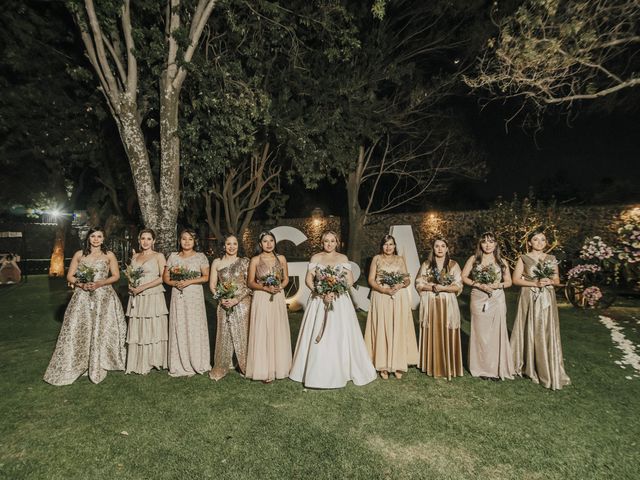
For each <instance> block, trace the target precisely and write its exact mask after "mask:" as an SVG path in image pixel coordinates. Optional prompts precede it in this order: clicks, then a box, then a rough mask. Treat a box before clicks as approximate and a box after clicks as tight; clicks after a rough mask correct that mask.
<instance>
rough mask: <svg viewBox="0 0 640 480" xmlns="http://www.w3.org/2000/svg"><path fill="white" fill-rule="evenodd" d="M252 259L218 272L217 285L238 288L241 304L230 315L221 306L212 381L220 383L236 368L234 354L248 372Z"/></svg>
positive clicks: (241, 367)
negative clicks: (248, 276) (227, 283)
mask: <svg viewBox="0 0 640 480" xmlns="http://www.w3.org/2000/svg"><path fill="white" fill-rule="evenodd" d="M248 269H249V259H248V258H239V259H237V260H236V261H235V262H233V263H232V264H231V265H227V266H226V267H223V268H221V269H220V270H218V282H219V283H220V282H230V283H234V284H235V285H237V287H238V290H237V291H236V297H235V298H237V299H238V300H239V303H238V304H237V305H235V306H234V307H233V308H232V309H231V310H229V311H227V310H225V309H224V308H222V305H221V304H220V303H218V310H217V315H218V323H217V325H218V328H217V332H216V347H215V352H214V361H213V372H212V373H211V376H212V378H214V379H215V380H220V379H221V378H223V377H224V376H225V375H226V374H227V372H228V371H229V369H230V368H233V354H234V353H235V354H236V358H237V360H238V367H239V368H240V371H241V372H242V373H245V372H246V370H247V345H248V342H249V338H248V336H249V311H250V310H251V290H250V289H249V288H248V287H247V270H248Z"/></svg>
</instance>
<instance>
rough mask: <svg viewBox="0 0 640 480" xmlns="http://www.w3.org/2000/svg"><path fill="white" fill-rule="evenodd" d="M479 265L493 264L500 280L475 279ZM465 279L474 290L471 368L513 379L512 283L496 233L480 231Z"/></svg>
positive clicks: (493, 377) (486, 377)
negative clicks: (508, 295)
mask: <svg viewBox="0 0 640 480" xmlns="http://www.w3.org/2000/svg"><path fill="white" fill-rule="evenodd" d="M476 266H483V267H489V268H493V269H494V270H495V272H496V273H497V275H498V277H499V280H498V281H497V282H495V283H493V284H490V285H485V284H482V283H479V282H477V281H475V280H474V279H473V269H474V268H475V267H476ZM462 281H463V283H464V284H465V285H469V286H471V287H472V290H471V302H470V303H471V305H470V306H471V336H470V339H469V370H470V371H471V375H473V376H474V377H480V378H482V379H483V380H489V379H491V380H499V379H500V380H504V379H505V378H508V379H513V375H514V373H515V370H514V368H513V358H512V354H511V347H510V346H509V335H508V332H507V304H506V301H505V296H504V289H505V288H508V287H510V286H511V274H510V272H509V266H508V265H507V262H506V261H505V260H504V259H503V258H502V257H501V256H500V247H499V246H498V243H497V239H496V236H495V235H494V234H493V233H490V232H485V233H483V234H482V235H480V238H479V240H478V244H477V246H476V253H475V255H473V256H471V257H469V259H468V260H467V263H466V264H465V266H464V268H463V269H462Z"/></svg>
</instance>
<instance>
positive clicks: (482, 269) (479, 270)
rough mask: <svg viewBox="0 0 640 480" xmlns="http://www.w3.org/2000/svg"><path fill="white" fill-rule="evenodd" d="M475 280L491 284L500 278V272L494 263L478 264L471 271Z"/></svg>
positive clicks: (483, 283)
mask: <svg viewBox="0 0 640 480" xmlns="http://www.w3.org/2000/svg"><path fill="white" fill-rule="evenodd" d="M471 276H472V278H473V281H474V282H477V283H481V284H482V285H491V284H492V283H496V282H497V281H499V280H500V273H499V272H498V270H496V268H495V267H494V266H493V265H481V264H476V265H475V266H474V267H473V270H472V271H471Z"/></svg>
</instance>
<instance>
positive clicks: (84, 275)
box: [75, 263, 96, 283]
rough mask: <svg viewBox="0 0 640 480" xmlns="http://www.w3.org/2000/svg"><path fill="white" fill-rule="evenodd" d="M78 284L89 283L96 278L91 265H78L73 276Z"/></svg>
mask: <svg viewBox="0 0 640 480" xmlns="http://www.w3.org/2000/svg"><path fill="white" fill-rule="evenodd" d="M75 277H76V280H78V283H91V282H93V281H94V279H95V278H96V271H95V269H94V268H93V267H92V266H91V265H87V264H86V263H80V264H79V265H78V269H77V270H76V274H75Z"/></svg>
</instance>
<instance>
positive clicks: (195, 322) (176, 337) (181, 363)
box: [163, 229, 211, 377]
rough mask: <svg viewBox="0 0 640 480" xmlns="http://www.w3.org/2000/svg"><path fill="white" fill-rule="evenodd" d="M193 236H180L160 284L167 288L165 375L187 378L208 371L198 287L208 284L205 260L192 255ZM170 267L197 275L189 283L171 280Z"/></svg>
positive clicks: (204, 313) (205, 329) (206, 332)
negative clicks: (176, 248) (165, 285)
mask: <svg viewBox="0 0 640 480" xmlns="http://www.w3.org/2000/svg"><path fill="white" fill-rule="evenodd" d="M196 238H197V237H196V232H194V231H193V230H188V229H185V230H183V231H182V232H180V252H177V253H172V254H171V255H169V258H168V260H167V266H166V267H165V269H164V275H163V280H164V283H166V284H167V285H170V286H171V287H173V288H172V290H171V305H170V307H169V375H171V376H172V377H189V376H192V375H195V374H196V373H200V374H203V373H205V372H208V371H209V370H211V354H210V350H209V328H208V327H207V311H206V310H205V306H204V292H203V289H202V284H203V283H207V282H208V281H209V260H207V257H205V256H204V254H203V253H200V252H196V250H195V248H196ZM173 267H182V268H184V269H186V270H189V271H194V272H197V273H199V274H200V276H199V277H196V278H193V279H190V280H171V274H170V271H171V269H172V268H173Z"/></svg>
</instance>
